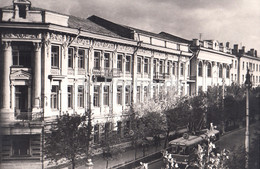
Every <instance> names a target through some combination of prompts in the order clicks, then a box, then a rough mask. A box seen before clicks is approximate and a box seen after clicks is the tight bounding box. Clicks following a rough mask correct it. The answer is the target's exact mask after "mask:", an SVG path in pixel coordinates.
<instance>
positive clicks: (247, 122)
mask: <svg viewBox="0 0 260 169" xmlns="http://www.w3.org/2000/svg"><path fill="white" fill-rule="evenodd" d="M245 86H246V132H245V151H246V163H245V168H246V169H248V162H249V89H250V88H251V86H252V83H251V81H250V74H249V69H248V68H247V73H246V82H245Z"/></svg>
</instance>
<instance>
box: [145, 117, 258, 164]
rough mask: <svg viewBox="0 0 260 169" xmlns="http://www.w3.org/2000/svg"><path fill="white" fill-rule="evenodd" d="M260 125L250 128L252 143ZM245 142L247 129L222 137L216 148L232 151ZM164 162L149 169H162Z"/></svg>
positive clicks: (256, 124)
mask: <svg viewBox="0 0 260 169" xmlns="http://www.w3.org/2000/svg"><path fill="white" fill-rule="evenodd" d="M259 124H260V122H259V121H258V122H257V123H255V124H253V125H251V126H250V141H252V139H253V138H255V136H256V135H255V132H257V131H258V130H259ZM244 142H245V128H242V129H238V130H236V131H233V132H230V133H227V134H226V135H224V136H221V137H220V140H219V141H218V142H217V143H216V146H217V147H219V148H220V149H221V150H222V149H224V148H225V149H227V150H232V149H233V148H234V147H241V146H244ZM161 165H162V161H158V162H156V163H153V164H150V165H149V166H148V168H149V169H161Z"/></svg>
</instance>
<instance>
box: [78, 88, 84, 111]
mask: <svg viewBox="0 0 260 169" xmlns="http://www.w3.org/2000/svg"><path fill="white" fill-rule="evenodd" d="M78 107H80V108H82V107H84V86H83V85H79V86H78Z"/></svg>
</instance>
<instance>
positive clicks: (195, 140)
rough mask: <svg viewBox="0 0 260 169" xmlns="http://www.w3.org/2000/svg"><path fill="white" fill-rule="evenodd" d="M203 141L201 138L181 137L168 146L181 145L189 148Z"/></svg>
mask: <svg viewBox="0 0 260 169" xmlns="http://www.w3.org/2000/svg"><path fill="white" fill-rule="evenodd" d="M201 141H203V138H202V137H200V136H189V138H188V139H185V138H183V137H180V138H177V139H175V140H172V141H170V142H169V144H170V145H182V146H190V145H192V144H195V143H199V142H201Z"/></svg>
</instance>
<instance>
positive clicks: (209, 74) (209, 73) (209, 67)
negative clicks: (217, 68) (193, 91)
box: [207, 63, 211, 77]
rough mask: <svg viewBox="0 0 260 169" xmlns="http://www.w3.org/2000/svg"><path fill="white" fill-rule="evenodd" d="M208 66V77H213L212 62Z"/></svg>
mask: <svg viewBox="0 0 260 169" xmlns="http://www.w3.org/2000/svg"><path fill="white" fill-rule="evenodd" d="M207 68H208V72H207V73H208V77H211V64H210V63H208V66H207Z"/></svg>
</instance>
